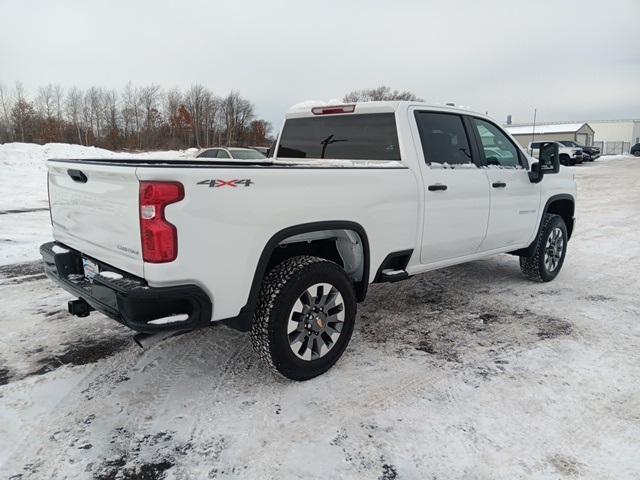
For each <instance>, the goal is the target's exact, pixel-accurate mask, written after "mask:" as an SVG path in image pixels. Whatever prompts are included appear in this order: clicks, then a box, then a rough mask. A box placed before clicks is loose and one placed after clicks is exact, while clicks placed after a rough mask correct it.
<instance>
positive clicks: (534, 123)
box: [531, 108, 538, 156]
mask: <svg viewBox="0 0 640 480" xmlns="http://www.w3.org/2000/svg"><path fill="white" fill-rule="evenodd" d="M537 113H538V109H537V108H534V109H533V130H532V131H531V156H533V142H534V141H535V139H536V115H537Z"/></svg>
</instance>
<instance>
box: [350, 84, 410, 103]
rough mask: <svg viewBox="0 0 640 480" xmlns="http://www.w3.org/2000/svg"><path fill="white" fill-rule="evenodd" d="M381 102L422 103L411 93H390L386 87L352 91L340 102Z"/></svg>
mask: <svg viewBox="0 0 640 480" xmlns="http://www.w3.org/2000/svg"><path fill="white" fill-rule="evenodd" d="M382 100H410V101H415V102H421V101H423V100H422V99H421V98H418V97H417V96H416V94H414V93H413V92H410V91H408V90H405V91H403V92H399V91H398V90H393V91H391V88H389V87H387V86H380V87H376V88H366V89H364V90H354V91H353V92H349V93H347V94H346V95H345V96H344V97H343V98H342V101H343V102H345V103H356V102H377V101H382Z"/></svg>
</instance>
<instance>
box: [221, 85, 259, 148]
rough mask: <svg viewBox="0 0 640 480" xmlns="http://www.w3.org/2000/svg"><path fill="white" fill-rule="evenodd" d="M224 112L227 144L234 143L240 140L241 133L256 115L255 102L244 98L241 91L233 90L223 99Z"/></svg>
mask: <svg viewBox="0 0 640 480" xmlns="http://www.w3.org/2000/svg"><path fill="white" fill-rule="evenodd" d="M222 113H223V115H224V122H225V124H224V126H225V131H226V137H227V139H226V142H227V145H233V144H234V143H236V142H237V141H238V140H239V138H238V137H239V135H240V134H241V133H242V132H243V130H244V129H246V128H247V125H248V124H249V122H250V121H251V120H252V119H253V117H254V114H253V104H252V103H251V102H250V101H249V100H247V99H245V98H242V97H241V96H240V93H238V92H231V93H229V95H227V96H226V97H225V98H224V99H223V100H222Z"/></svg>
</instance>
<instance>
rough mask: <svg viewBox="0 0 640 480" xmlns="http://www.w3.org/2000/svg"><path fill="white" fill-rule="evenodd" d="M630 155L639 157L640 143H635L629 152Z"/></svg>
mask: <svg viewBox="0 0 640 480" xmlns="http://www.w3.org/2000/svg"><path fill="white" fill-rule="evenodd" d="M630 153H631V155H633V156H634V157H640V143H636V144H635V145H634V146H633V147H631V150H630Z"/></svg>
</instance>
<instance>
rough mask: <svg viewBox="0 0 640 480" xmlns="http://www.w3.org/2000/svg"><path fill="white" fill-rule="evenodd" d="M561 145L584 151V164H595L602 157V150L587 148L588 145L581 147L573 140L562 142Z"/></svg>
mask: <svg viewBox="0 0 640 480" xmlns="http://www.w3.org/2000/svg"><path fill="white" fill-rule="evenodd" d="M560 143H561V144H562V145H564V146H565V147H574V148H580V149H582V161H584V162H593V161H594V160H595V159H597V158H598V157H599V156H600V149H599V148H598V147H594V146H591V147H587V146H586V145H580V144H579V143H576V142H574V141H572V140H561V141H560Z"/></svg>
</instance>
